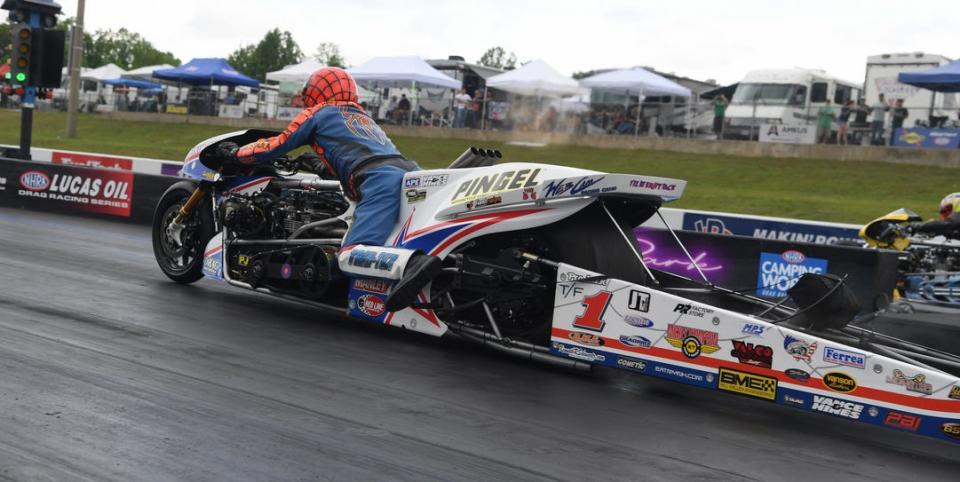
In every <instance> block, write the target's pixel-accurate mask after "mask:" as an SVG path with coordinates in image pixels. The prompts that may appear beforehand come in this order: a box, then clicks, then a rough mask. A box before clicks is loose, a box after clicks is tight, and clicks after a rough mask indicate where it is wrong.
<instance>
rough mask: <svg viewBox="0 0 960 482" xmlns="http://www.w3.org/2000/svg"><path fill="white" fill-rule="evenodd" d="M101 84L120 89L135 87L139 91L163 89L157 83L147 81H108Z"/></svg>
mask: <svg viewBox="0 0 960 482" xmlns="http://www.w3.org/2000/svg"><path fill="white" fill-rule="evenodd" d="M101 82H103V83H104V84H107V85H115V86H118V87H135V88H137V89H159V88H161V87H163V86H162V85H160V84H158V83H156V82H148V81H146V80H138V79H107V80H103V81H101Z"/></svg>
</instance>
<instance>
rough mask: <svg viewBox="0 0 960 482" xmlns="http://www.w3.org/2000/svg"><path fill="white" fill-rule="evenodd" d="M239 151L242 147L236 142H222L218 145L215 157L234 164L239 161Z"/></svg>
mask: <svg viewBox="0 0 960 482" xmlns="http://www.w3.org/2000/svg"><path fill="white" fill-rule="evenodd" d="M239 150H240V147H239V146H237V144H236V143H235V142H221V143H220V144H218V145H217V149H216V150H215V151H214V153H213V155H214V156H216V157H218V158H220V159H222V160H223V161H224V162H232V161H236V160H237V151H239Z"/></svg>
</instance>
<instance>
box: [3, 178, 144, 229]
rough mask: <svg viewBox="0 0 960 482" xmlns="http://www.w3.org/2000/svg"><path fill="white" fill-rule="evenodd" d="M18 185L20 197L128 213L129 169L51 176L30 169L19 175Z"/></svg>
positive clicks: (102, 211) (98, 211)
mask: <svg viewBox="0 0 960 482" xmlns="http://www.w3.org/2000/svg"><path fill="white" fill-rule="evenodd" d="M20 186H21V187H22V189H20V190H18V191H17V195H18V196H21V197H26V198H30V199H45V200H50V201H59V202H63V203H65V204H67V205H68V206H70V207H74V208H76V209H79V210H81V211H89V212H96V213H103V214H112V215H115V216H124V217H129V216H130V200H131V198H132V197H133V173H132V172H129V171H115V170H96V171H93V170H88V171H84V172H83V173H82V174H63V173H55V174H53V175H52V176H50V175H48V174H47V173H45V172H42V171H39V170H33V171H27V172H24V173H23V174H21V175H20Z"/></svg>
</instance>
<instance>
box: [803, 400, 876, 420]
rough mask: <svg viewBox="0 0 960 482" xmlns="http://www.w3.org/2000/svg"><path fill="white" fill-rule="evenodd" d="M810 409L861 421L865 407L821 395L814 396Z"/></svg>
mask: <svg viewBox="0 0 960 482" xmlns="http://www.w3.org/2000/svg"><path fill="white" fill-rule="evenodd" d="M810 409H811V410H816V411H818V412H823V413H829V414H830V415H836V416H838V417H846V418H852V419H854V420H860V415H861V414H862V413H863V405H860V404H859V403H853V402H847V401H844V400H837V399H835V398H830V397H821V396H820V395H814V396H813V405H811V406H810Z"/></svg>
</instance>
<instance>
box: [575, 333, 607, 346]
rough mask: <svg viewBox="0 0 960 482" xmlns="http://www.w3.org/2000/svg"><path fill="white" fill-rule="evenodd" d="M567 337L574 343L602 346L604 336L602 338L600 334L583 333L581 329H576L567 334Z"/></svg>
mask: <svg viewBox="0 0 960 482" xmlns="http://www.w3.org/2000/svg"><path fill="white" fill-rule="evenodd" d="M567 338H569V339H570V341H572V342H574V343H579V344H581V345H589V346H602V345H603V338H600V336H599V335H594V334H593V333H583V332H579V331H574V332H572V333H570V334H569V335H567Z"/></svg>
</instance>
